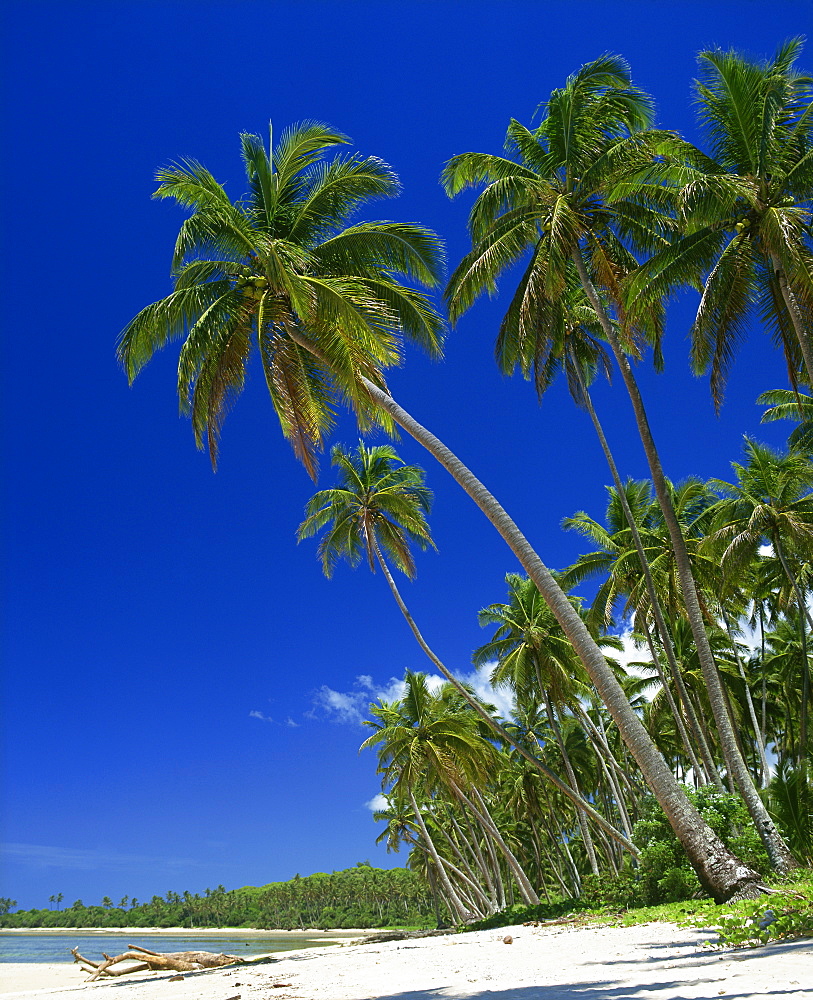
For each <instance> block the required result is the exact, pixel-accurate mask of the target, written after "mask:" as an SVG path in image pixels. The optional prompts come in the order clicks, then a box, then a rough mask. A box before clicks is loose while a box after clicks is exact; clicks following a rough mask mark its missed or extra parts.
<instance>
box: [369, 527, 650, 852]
mask: <svg viewBox="0 0 813 1000" xmlns="http://www.w3.org/2000/svg"><path fill="white" fill-rule="evenodd" d="M374 549H375V554H376V559H377V561H378V565H379V566H380V567H381V572H382V573H383V574H384V577H385V579H386V581H387V583H388V585H389V588H390V591H391V592H392V596H393V597H394V598H395V602H396V604H397V605H398V608H399V610H400V611H401V614H402V615H403V616H404V619H405V620H406V623H407V625H409V627H410V629H411V631H412V634H413V635H414V636H415V638H416V640H417V642H418V645H419V646H420V647H421V649H422V650H423V651H424V653H425V654H426V655H427V657H428V658H429V660H430V661H431V662H432V663H434V665H435V666H436V667H437V668H438V670H439V671H440V672H441V674H443V676H444V677H445V678H446V680H447V681H448V682H449V683H450V684H451V685H452V687H453V688H454V689H455V691H457V693H458V694H459V695H460V696H461V697H462V698H463V699H464V700H465V701H466V703H467V704H468V705H469V706H470V707H471V708H473V709H474V711H475V712H476V713H477V715H479V717H480V718H481V719H482V720H483V722H485V723H486V725H487V726H488V727H489V729H491V731H492V732H493V733H494V734H495V735H496V736H498V737H499V738H500V739H501V740H504V741H505V742H506V743H507V744H508V745H509V746H512V747H513V748H514V749H515V750H516V751H517V753H519V754H520V755H521V756H522V757H523V759H524V760H527V761H528V763H529V764H530V765H531V766H532V767H533V768H534V769H535V770H536V771H538V772H539V773H540V774H541V775H543V776H544V777H545V778H547V779H548V781H550V782H552V783H553V784H554V785H556V787H557V788H558V789H559V791H561V792H563V793H564V794H565V795H567V797H568V798H569V799H570V800H571V801H572V802H573V803H574V804H576V805H577V806H579V808H581V809H583V810H584V811H585V812H586V813H587V815H588V816H590V818H591V819H592V820H594V822H596V823H597V824H598V825H599V826H601V827H602V828H603V829H605V830H606V832H607V833H608V834H609V835H610V836H611V837H613V838H614V839H615V840H617V841H618V842H619V843H620V844H621V846H622V847H623V848H624V850H626V851H629V853H630V854H632V856H633V857H636V858H637V857H639V852H638V848H637V847H636V846H635V845H634V844H633V843H631V842H630V841H629V840H627V839H626V838H625V837H624V835H623V834H622V833H621V832H620V831H618V830H616V829H615V827H614V826H612V824H611V823H609V822H608V821H607V820H606V819H605V818H604V816H602V815H601V813H599V812H598V811H597V810H595V809H594V808H593V807H592V806H591V805H590V803H589V802H586V801H585V800H584V799H583V798H582V797H581V796H580V795H579V793H578V792H577V791H576V790H575V789H572V788H571V787H570V786H569V785H567V784H565V782H564V781H562V779H561V778H560V777H559V776H558V775H557V774H556V773H555V772H553V771H551V770H550V768H547V767H545V765H544V764H543V763H542V762H541V761H540V760H538V759H537V758H536V757H534V755H533V754H531V753H528V751H527V750H526V749H525V747H523V746H522V744H521V743H519V742H517V740H515V739H514V737H513V736H511V735H510V733H509V732H508V730H507V729H505V728H504V727H503V726H501V725H500V724H499V722H497V720H496V719H495V718H494V717H493V716H492V715H489V713H488V712H487V711H486V710H485V709H484V708H483V706H482V705H481V704H480V702H479V701H477V699H476V698H474V697H472V695H471V692H469V691H468V690H467V689H466V687H465V686H464V685H463V684H461V683H460V681H459V680H458V679H457V678H456V677H455V676H454V674H453V673H452V672H451V670H449V668H448V667H447V666H446V665H445V664H444V663H443V662H442V660H440V658H439V657H438V656H436V655H435V653H434V651H433V650H432V649H431V648H430V646H429V645H428V643H427V642H426V640H425V639H424V637H423V635H422V634H421V632H420V629H419V628H418V626H417V624H416V622H415V619H414V618H413V617H412V615H411V614H410V612H409V609H408V608H407V606H406V604H405V603H404V599H403V597H402V596H401V592H400V591H399V590H398V585H397V584H396V582H395V579H394V578H393V575H392V573H391V572H390V568H389V566H388V565H387V562H386V560H385V559H384V556H383V554H382V552H381V549H380V547H379V545H378V543H377V541H374Z"/></svg>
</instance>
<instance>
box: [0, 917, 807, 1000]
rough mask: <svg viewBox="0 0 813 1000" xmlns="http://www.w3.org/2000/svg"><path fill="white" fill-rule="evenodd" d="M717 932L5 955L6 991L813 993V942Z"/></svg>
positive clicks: (657, 930)
mask: <svg viewBox="0 0 813 1000" xmlns="http://www.w3.org/2000/svg"><path fill="white" fill-rule="evenodd" d="M300 933H301V932H300ZM714 939H716V935H715V934H714V932H712V931H709V930H699V929H696V928H686V927H678V926H676V925H674V924H666V923H651V924H638V925H636V926H633V927H611V926H607V925H592V926H586V927H584V926H581V927H574V926H561V925H560V926H557V927H553V926H549V927H545V926H538V927H531V926H527V927H526V926H523V925H518V926H514V927H501V928H499V929H496V930H488V931H472V932H468V933H465V934H455V933H450V934H446V935H442V936H435V937H428V938H417V939H407V940H402V941H388V942H383V943H381V942H378V943H366V942H365V943H361V944H359V943H353V944H344V946H340V947H337V946H335V945H334V946H326V947H324V948H319V947H316V948H310V949H306V950H292V951H285V952H278V953H276V955H275V956H274V957H273V958H272V959H271V960H270V961H264V962H261V963H259V964H257V965H252V964H250V963H247V964H245V965H235V966H227V967H225V968H221V969H209V970H203V971H201V972H193V973H184V974H183V975H182V976H178V975H175V976H172V975H171V974H167V973H158V972H153V973H137V974H134V975H132V976H128V977H122V978H117V979H115V980H108V981H106V982H94V983H87V982H86V981H85V980H86V976H85V974H84V973H83V972H82V971H81V970H80V969H79V968H78V967H77V966H74V965H65V966H57V967H54V966H48V967H37V966H34V967H33V968H32V966H28V967H27V968H26V967H23V966H20V965H18V966H13V965H6V966H0V998H3V1000H12V998H14V1000H24V998H29V997H32V998H34V997H35V998H37V1000H49V998H53V1000H67V998H65V994H66V993H75V992H77V991H87V990H95V991H99V990H100V991H101V994H98V996H94V998H93V1000H224V998H229V1000H230V998H233V997H234V998H236V997H237V996H238V995H239V996H241V997H242V998H243V1000H271V998H273V1000H369V998H371V997H391V998H394V997H402V998H408V1000H482V998H486V997H491V998H492V1000H601V998H605V997H611V998H612V997H615V998H621V997H624V998H627V997H629V998H641V1000H719V997H721V996H729V997H732V998H733V997H736V998H737V1000H769V998H771V997H774V998H775V997H776V994H777V991H779V992H781V994H782V1000H813V984H811V977H810V969H811V968H813V940H811V939H809V938H808V939H794V940H790V941H780V942H776V943H772V944H769V945H766V946H763V947H760V948H754V949H739V950H734V949H728V950H718V949H712V948H710V947H709V946H708V945H709V943H710V942H711V941H712V940H714ZM111 991H115V992H111ZM77 1000H79V998H77ZM81 1000H85V998H84V997H83V998H81ZM87 1000H90V998H87Z"/></svg>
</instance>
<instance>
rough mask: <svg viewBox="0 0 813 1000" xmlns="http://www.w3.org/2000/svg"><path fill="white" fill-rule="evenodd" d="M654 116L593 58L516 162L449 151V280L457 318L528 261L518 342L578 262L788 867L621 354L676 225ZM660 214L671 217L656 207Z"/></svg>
mask: <svg viewBox="0 0 813 1000" xmlns="http://www.w3.org/2000/svg"><path fill="white" fill-rule="evenodd" d="M651 121H652V104H651V101H650V99H649V98H648V97H647V95H645V94H644V93H643V92H642V91H641V90H639V89H638V88H636V87H634V86H633V85H632V82H631V78H630V72H629V67H628V66H627V64H626V63H625V62H624V60H623V59H620V58H618V57H612V56H602V57H601V58H599V59H597V60H594V61H593V62H592V63H587V64H586V65H584V66H583V67H582V68H581V69H580V70H579V72H578V73H575V74H574V75H573V76H571V77H569V78H568V80H567V82H566V84H565V86H564V87H563V88H561V89H559V90H555V91H554V92H553V93H552V94H551V97H550V99H549V101H548V103H547V105H546V108H545V118H544V120H543V121H542V124H541V125H540V126H539V128H538V129H537V130H536V131H535V132H531V131H529V130H528V129H526V128H524V127H523V126H522V125H520V124H519V123H518V122H516V121H512V122H511V124H510V125H509V128H508V136H507V145H508V146H509V150H510V151H512V152H514V153H515V154H516V155H517V158H518V159H517V160H513V159H510V158H508V157H500V156H493V155H489V154H483V153H462V154H459V155H457V156H454V157H452V159H451V160H450V161H449V162H448V163H447V165H446V168H445V170H444V173H443V178H442V179H443V183H444V184H445V186H446V190H447V191H448V193H449V194H450V195H454V194H457V193H458V192H460V191H462V190H463V189H464V188H466V187H469V186H476V185H479V184H485V185H486V186H485V189H484V190H483V191H482V193H481V194H480V195H479V197H478V198H477V200H476V202H475V204H474V206H473V207H472V210H471V213H470V217H469V229H470V232H471V237H472V243H473V248H472V250H471V252H470V253H469V254H468V255H467V256H466V257H465V258H464V259H463V261H462V262H461V264H460V265H459V266H458V267H457V268H456V269H455V271H454V273H453V274H452V277H451V280H450V281H449V285H448V288H447V297H448V299H449V304H450V313H451V317H452V319H453V320H454V319H456V318H457V317H459V316H460V315H461V314H462V313H463V312H465V310H466V309H468V308H469V307H470V306H471V305H472V303H473V302H474V300H475V299H476V298H477V297H478V296H479V295H481V294H482V293H483V292H486V291H488V292H490V293H493V292H494V291H495V289H496V279H497V277H498V276H499V275H500V274H501V273H502V272H503V271H505V270H506V269H507V268H508V267H510V266H512V265H514V264H516V263H517V262H518V261H519V260H520V259H522V258H523V257H527V256H530V263H529V264H528V265H527V267H526V270H525V272H524V274H523V276H522V278H521V279H520V285H519V288H518V290H517V292H516V294H515V296H514V299H513V301H512V303H511V305H510V307H509V312H508V314H507V316H506V320H505V321H504V325H505V324H508V325H509V326H511V325H513V324H516V325H517V326H518V328H519V331H520V333H521V334H522V331H523V330H525V331H527V332H526V333H524V334H522V335H523V336H532V331H533V327H534V324H535V323H537V322H538V321H539V316H540V315H544V312H545V310H546V303H547V302H548V300H553V302H557V301H560V300H561V298H562V295H563V293H564V292H565V290H566V289H567V287H568V282H567V272H568V268H570V267H571V266H572V267H575V269H576V272H577V273H578V275H579V279H580V281H581V284H582V288H583V290H584V292H585V294H586V295H587V298H588V300H589V302H590V304H591V306H592V307H593V309H594V311H595V313H596V316H597V317H598V319H599V322H600V324H601V328H602V331H603V334H604V337H605V338H606V340H607V342H608V343H609V345H610V349H611V351H612V354H613V357H614V358H615V361H616V364H617V366H618V369H619V372H620V374H621V377H622V380H623V382H624V385H625V387H626V389H627V392H628V394H629V397H630V402H631V403H632V407H633V412H634V414H635V419H636V424H637V427H638V432H639V435H640V437H641V443H642V445H643V448H644V452H645V454H646V458H647V463H648V465H649V469H650V474H651V476H652V482H653V485H654V487H655V493H656V496H657V498H658V503H659V504H660V506H661V509H662V510H663V516H664V519H665V521H666V525H667V528H668V530H669V536H670V539H671V544H672V548H673V549H674V552H675V559H676V562H677V570H678V574H679V578H680V585H681V591H682V595H683V602H684V604H685V606H686V612H687V615H688V617H689V621H690V623H691V626H692V633H693V635H694V639H695V642H696V644H697V647H698V650H699V651H700V655H701V662H702V664H703V675H704V678H705V683H706V685H707V687H708V689H709V696H710V700H711V706H712V711H713V713H714V720H715V723H716V725H717V728H718V730H719V731H720V734H721V741H722V746H723V752H724V755H725V760H726V764H727V766H728V768H729V771H730V772H731V773H732V775H733V776H734V779H735V781H736V782H737V787H738V789H739V791H740V793H741V795H742V796H743V798H744V799H745V802H746V804H747V806H748V810H749V812H750V814H751V818H752V819H753V821H754V824H755V826H756V828H757V830H758V832H759V835H760V837H761V838H762V840H763V843H764V844H765V848H766V850H767V851H768V854H769V857H770V858H771V862H772V865H773V867H774V868H775V869H777V870H778V871H785V870H789V869H790V868H792V867H793V866H794V864H795V862H794V860H793V857H792V855H791V854H790V852H789V851H788V849H787V846H786V845H785V844H784V842H783V841H782V838H781V836H780V835H779V833H778V831H777V830H776V828H775V826H774V824H773V822H772V820H771V818H770V816H769V815H768V812H767V811H766V809H765V806H764V804H763V802H762V800H761V799H760V797H759V793H758V792H757V790H756V788H755V787H754V783H753V781H752V780H751V776H750V774H749V772H748V768H747V767H746V765H745V762H744V760H743V759H742V755H741V754H740V751H739V747H738V745H737V739H736V734H735V732H734V727H733V726H732V723H731V719H730V718H729V716H728V712H727V707H726V703H725V697H724V692H723V689H722V686H721V684H720V679H719V676H718V674H717V670H716V666H715V663H714V657H713V655H712V652H711V646H710V644H709V641H708V636H707V635H706V631H705V625H704V621H703V612H702V607H701V603H700V600H699V597H698V593H697V586H696V583H695V580H694V577H693V575H692V570H691V563H690V560H689V554H688V551H687V549H686V544H685V539H684V537H683V534H682V533H681V529H680V524H679V522H678V519H677V516H676V514H675V511H674V509H673V508H672V505H671V502H670V497H669V489H668V485H667V481H666V476H665V474H664V471H663V468H662V465H661V460H660V455H659V453H658V449H657V447H656V445H655V441H654V438H653V435H652V431H651V428H650V425H649V419H648V417H647V413H646V408H645V406H644V401H643V398H642V396H641V392H640V389H639V386H638V383H637V380H636V378H635V374H634V372H633V370H632V366H631V364H630V361H629V357H628V353H631V354H632V356H633V357H638V356H640V353H639V348H638V343H637V342H636V341H638V340H640V336H641V335H647V336H648V337H649V338H650V339H652V340H654V343H655V347H656V355H657V356H659V354H660V351H659V338H660V333H661V326H662V319H663V303H664V301H665V296H661V297H660V298H656V297H653V296H647V297H644V296H641V297H639V302H638V305H637V308H636V310H635V312H634V316H633V315H632V314H630V313H629V311H628V310H627V309H626V308H625V304H624V302H623V301H622V291H621V286H622V284H623V283H624V282H625V281H626V280H627V279H628V278H629V276H630V275H631V274H633V273H634V272H635V271H636V269H637V267H638V261H637V258H636V257H635V256H634V255H633V253H632V251H633V250H635V251H638V252H641V253H646V254H649V253H652V252H653V251H657V250H664V249H665V248H668V245H669V240H668V238H669V237H671V236H673V235H674V234H675V232H676V229H675V225H674V220H673V218H672V216H671V214H670V212H671V209H672V198H671V194H672V192H671V191H670V190H669V189H668V188H666V187H665V186H660V187H659V186H658V185H652V184H649V183H646V182H645V180H648V178H647V177H646V171H647V170H648V169H649V168H650V167H651V164H652V162H653V160H657V159H659V158H660V157H661V154H662V150H663V149H664V148H668V146H669V144H670V143H673V142H674V141H675V140H674V137H673V136H672V135H671V134H666V133H663V132H654V131H652V130H651V129H648V128H647V126H649V125H650V124H651ZM641 176H643V177H644V178H645V180H644V181H642V180H640V177H641ZM661 208H666V209H668V210H670V211H666V212H661V211H659V209H661ZM608 306H610V307H611V308H612V309H613V310H615V313H616V318H617V319H619V320H622V319H623V320H624V326H625V329H626V336H627V343H623V342H622V340H621V338H620V337H619V335H618V332H617V330H616V325H615V324H614V323H613V316H612V314H611V311H610V309H608Z"/></svg>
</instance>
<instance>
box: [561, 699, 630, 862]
mask: <svg viewBox="0 0 813 1000" xmlns="http://www.w3.org/2000/svg"><path fill="white" fill-rule="evenodd" d="M574 707H575V709H576V712H577V714H578V715H579V718H580V719H581V720H582V725H584V727H585V731H586V732H587V737H588V739H589V740H590V744H591V746H592V747H593V752H594V753H595V755H596V759H597V760H598V762H599V766H600V767H601V770H602V771H603V772H604V776H605V779H606V781H607V784H608V786H609V788H610V795H611V797H612V799H613V800H614V802H615V807H616V809H617V810H618V815H619V817H620V819H621V826H622V828H623V830H624V833H625V834H626V835H627V837H629V838H630V839H632V824H631V823H630V819H629V813H628V812H627V806H626V803H625V802H624V796H623V793H622V791H621V786H620V784H619V782H618V781H617V780H616V777H615V774H614V773H613V772H614V770H615V769H614V768H613V767H611V766H610V765H609V763H608V759H607V758H608V757H609V758H612V763H613V764H615V763H616V761H615V758H614V757H612V754H610V753H609V747H608V746H607V745H606V744H603V743H602V742H601V739H600V737H599V732H598V730H597V729H596V727H595V726H594V725H593V720H592V719H591V718H590V716H589V715H588V714H587V712H585V710H584V709H583V708H582V706H581V705H579V704H578V703H577V704H576V705H575V706H574ZM634 863H635V859H633V864H634Z"/></svg>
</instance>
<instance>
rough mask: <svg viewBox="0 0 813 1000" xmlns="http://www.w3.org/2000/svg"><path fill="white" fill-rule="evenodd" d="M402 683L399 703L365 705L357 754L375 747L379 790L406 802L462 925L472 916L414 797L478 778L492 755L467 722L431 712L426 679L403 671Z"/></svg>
mask: <svg viewBox="0 0 813 1000" xmlns="http://www.w3.org/2000/svg"><path fill="white" fill-rule="evenodd" d="M404 681H405V687H406V689H405V693H404V697H403V698H402V699H401V701H399V702H395V703H387V702H381V703H380V704H378V705H371V706H370V711H371V713H372V715H373V721H367V722H366V723H365V724H366V725H369V726H371V727H373V728H374V729H375V732H374V733H373V735H372V736H370V737H368V738H367V739H366V740H365V741H364V742H363V743H362V745H361V748H360V749H362V750H364V749H367V748H372V747H375V748H377V750H378V756H379V772H380V773H381V774H382V776H383V777H382V787H385V788H386V787H389V786H391V790H392V793H393V794H394V795H396V796H398V795H405V796H406V797H407V798H408V800H409V802H410V805H411V806H412V810H413V815H414V818H415V822H416V823H417V825H418V827H419V829H420V831H421V837H422V839H423V842H424V844H425V846H426V848H427V851H428V852H429V855H430V857H431V858H432V861H433V862H434V867H435V871H436V873H437V875H438V877H439V878H440V880H441V883H442V884H443V887H444V890H445V893H446V896H447V898H448V899H449V900H450V903H451V905H452V907H453V909H454V911H455V912H456V915H457V917H458V919H459V920H461V921H464V922H465V921H468V920H471V919H472V917H476V914H473V913H472V912H471V910H470V909H469V908H468V907H467V906H466V904H465V903H464V901H463V900H462V899H461V897H460V895H459V893H458V891H456V889H455V887H454V886H453V885H452V882H451V880H450V878H449V874H448V868H447V866H446V865H445V864H444V862H443V861H442V859H441V857H440V855H439V853H438V850H437V847H436V846H435V842H434V839H433V838H432V836H431V834H430V832H429V830H428V829H427V826H426V823H425V821H424V818H423V816H422V814H421V810H420V807H419V805H418V801H417V795H418V794H420V793H421V792H422V791H426V792H429V793H431V792H434V791H436V790H437V789H438V788H443V787H448V786H449V784H450V783H455V779H457V781H462V780H470V781H472V780H479V779H482V777H483V776H484V773H485V772H484V768H487V763H486V762H485V761H484V758H488V757H490V756H493V752H494V751H493V747H491V745H490V744H487V743H485V741H483V740H481V738H480V737H479V736H478V735H477V734H476V732H475V731H474V730H473V729H472V727H471V726H470V725H469V720H468V719H466V718H463V717H461V716H459V715H458V716H454V715H449V714H448V713H443V714H439V713H437V712H435V711H434V708H435V700H434V699H433V698H432V695H431V694H430V692H429V689H428V687H427V685H426V675H425V674H413V673H410V672H409V671H408V672H407V674H406V676H405V678H404Z"/></svg>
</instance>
